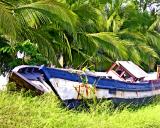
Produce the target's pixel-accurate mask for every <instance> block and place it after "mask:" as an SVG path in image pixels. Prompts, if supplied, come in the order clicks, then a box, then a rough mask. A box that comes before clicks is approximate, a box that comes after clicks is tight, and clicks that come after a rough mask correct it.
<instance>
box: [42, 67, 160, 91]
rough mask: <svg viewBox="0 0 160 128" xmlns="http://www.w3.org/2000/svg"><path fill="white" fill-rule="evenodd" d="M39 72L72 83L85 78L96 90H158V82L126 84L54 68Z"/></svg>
mask: <svg viewBox="0 0 160 128" xmlns="http://www.w3.org/2000/svg"><path fill="white" fill-rule="evenodd" d="M40 71H41V72H43V73H44V75H45V76H46V78H47V79H48V80H49V79H50V78H60V79H65V80H70V81H74V82H82V79H81V77H87V79H88V83H89V84H91V85H93V86H94V84H95V83H96V88H100V89H111V90H112V89H113V90H121V91H151V90H153V89H160V81H159V82H157V83H151V82H144V83H127V82H123V81H118V80H113V79H108V78H103V77H102V78H101V77H97V76H91V75H85V74H83V75H79V74H77V73H70V72H68V71H64V70H61V69H56V68H46V67H44V66H42V67H41V68H40Z"/></svg>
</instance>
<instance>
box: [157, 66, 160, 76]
mask: <svg viewBox="0 0 160 128" xmlns="http://www.w3.org/2000/svg"><path fill="white" fill-rule="evenodd" d="M157 79H160V65H157Z"/></svg>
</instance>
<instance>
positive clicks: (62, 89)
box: [10, 61, 160, 108]
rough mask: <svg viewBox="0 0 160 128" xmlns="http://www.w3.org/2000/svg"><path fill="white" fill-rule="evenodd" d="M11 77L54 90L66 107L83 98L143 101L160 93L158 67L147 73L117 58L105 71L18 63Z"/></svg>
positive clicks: (72, 105)
mask: <svg viewBox="0 0 160 128" xmlns="http://www.w3.org/2000/svg"><path fill="white" fill-rule="evenodd" d="M10 79H12V81H15V82H16V83H17V84H19V85H20V84H22V85H24V86H25V88H28V89H32V90H38V92H51V91H53V92H55V94H56V95H57V96H58V97H59V98H60V99H61V100H62V101H64V103H65V104H66V105H67V106H68V107H69V108H73V107H75V106H78V105H79V104H80V101H81V100H82V99H92V98H95V97H96V98H98V99H104V98H105V99H111V100H113V102H114V103H118V104H119V103H123V102H129V103H131V102H132V103H143V102H146V101H148V100H150V99H151V97H154V96H156V95H159V94H160V79H159V70H158V73H157V72H156V73H151V74H148V73H146V72H145V71H143V70H142V69H141V68H140V67H138V66H137V65H135V64H134V63H132V62H131V61H116V62H115V63H114V64H113V65H112V66H111V68H110V69H109V70H108V71H106V72H91V71H89V70H87V71H81V70H74V69H61V68H49V67H45V66H41V67H36V66H18V67H16V68H15V69H13V71H12V75H11V77H10ZM19 79H21V80H19ZM19 81H22V82H21V83H20V82H19ZM26 83H27V84H26Z"/></svg>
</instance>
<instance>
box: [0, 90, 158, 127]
mask: <svg viewBox="0 0 160 128" xmlns="http://www.w3.org/2000/svg"><path fill="white" fill-rule="evenodd" d="M89 105H90V107H89V109H88V110H87V111H86V109H78V110H68V109H66V108H65V107H63V106H62V104H61V103H60V101H59V100H58V99H57V98H56V97H55V96H54V95H53V94H45V95H42V96H39V97H37V96H35V97H32V96H31V95H29V94H28V93H26V94H24V93H7V92H1V93H0V108H1V109H0V127H2V128H10V127H12V128H28V127H31V128H37V127H43V128H53V127H55V128H57V127H61V128H68V127H69V128H75V127H79V128H81V127H83V128H97V127H102V128H124V127H125V128H135V127H136V128H150V127H154V128H155V127H156V128H159V127H160V123H159V122H160V118H159V116H160V114H159V109H160V104H159V102H157V103H154V104H150V105H148V106H143V107H140V108H136V110H135V109H134V108H128V107H118V108H114V107H113V106H112V104H111V103H110V102H108V101H103V102H102V101H99V102H97V103H95V104H92V103H91V102H90V104H89ZM144 117H145V118H144Z"/></svg>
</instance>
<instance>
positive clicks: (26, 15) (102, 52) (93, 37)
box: [0, 0, 160, 70]
mask: <svg viewBox="0 0 160 128" xmlns="http://www.w3.org/2000/svg"><path fill="white" fill-rule="evenodd" d="M153 3H158V2H157V1H155V0H149V1H148V0H143V1H138V0H131V1H128V0H116V1H115V0H107V1H105V0H100V1H98V0H78V1H75V0H69V1H68V0H18V1H16V0H12V1H10V0H6V1H3V0H1V1H0V18H1V20H0V34H1V38H5V39H6V40H7V44H10V46H13V48H11V47H10V46H9V47H8V48H7V47H6V45H4V48H3V49H1V51H3V52H4V53H5V54H8V56H11V58H12V56H13V55H10V54H9V53H13V52H14V51H15V49H14V47H15V44H16V43H19V42H24V41H25V40H30V41H31V42H32V43H34V44H36V45H37V46H38V51H39V52H40V53H41V54H42V56H44V57H45V58H47V60H48V61H49V62H50V63H52V64H54V65H56V66H60V64H59V61H58V60H59V56H63V60H64V62H63V67H65V66H69V67H74V68H80V67H83V66H90V65H94V67H95V69H96V70H104V69H106V68H108V66H110V64H111V63H113V62H114V61H116V60H131V61H133V62H135V63H137V64H140V65H142V66H143V67H145V69H146V70H147V68H146V67H149V68H151V69H152V70H153V69H154V66H155V64H156V63H159V62H160V59H159V55H160V53H159V51H160V48H159V41H160V36H159V28H160V27H159V26H160V25H159V19H160V18H159V15H158V12H157V11H154V10H151V12H148V11H147V10H146V8H147V7H150V6H151V5H152V4H153ZM157 6H158V4H157ZM26 47H28V46H26ZM128 49H130V52H128ZM23 50H25V49H23ZM31 51H32V52H33V54H34V50H31ZM1 54H2V53H1ZM28 54H31V53H28ZM36 55H37V54H36ZM29 56H34V58H36V60H39V59H42V58H41V57H40V55H37V56H36V57H35V55H29ZM38 58H39V59H38ZM36 60H32V62H33V61H36ZM17 61H18V60H17ZM14 62H15V61H14ZM18 63H19V62H18ZM35 63H38V61H37V62H35ZM39 63H41V62H39ZM151 63H152V64H151ZM27 64H31V63H29V62H28V63H27ZM14 65H16V64H14Z"/></svg>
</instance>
